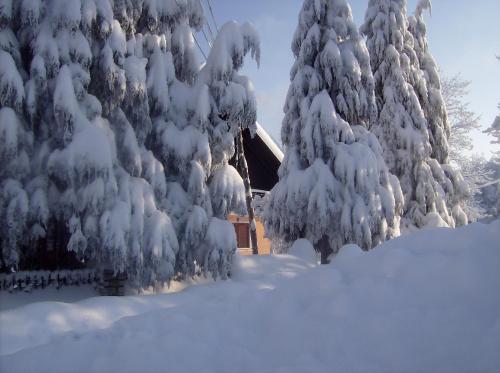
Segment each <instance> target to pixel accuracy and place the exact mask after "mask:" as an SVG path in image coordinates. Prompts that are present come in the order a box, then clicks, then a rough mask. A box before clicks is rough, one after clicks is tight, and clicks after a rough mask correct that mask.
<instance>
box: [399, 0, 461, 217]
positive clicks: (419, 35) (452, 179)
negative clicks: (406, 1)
mask: <svg viewBox="0 0 500 373" xmlns="http://www.w3.org/2000/svg"><path fill="white" fill-rule="evenodd" d="M425 9H429V10H430V9H431V2H430V0H420V1H419V2H418V4H417V7H416V10H415V15H414V16H411V17H409V18H408V20H409V27H408V29H409V31H410V34H411V35H409V37H408V40H409V41H410V42H409V45H408V46H407V48H412V49H413V50H414V52H415V55H416V60H415V61H414V63H413V65H415V67H418V69H419V70H420V71H419V73H421V74H419V75H418V76H419V79H420V80H421V81H423V82H424V83H425V84H424V87H425V90H424V95H423V96H422V95H419V99H420V104H421V106H422V109H423V111H424V115H425V118H426V120H427V128H428V132H429V142H430V145H431V158H432V159H435V160H436V161H437V163H439V164H440V166H441V169H442V170H443V172H444V179H443V182H441V187H442V188H443V190H444V192H445V194H446V202H447V206H448V208H449V210H450V211H451V213H452V216H453V219H454V223H455V224H456V225H464V224H467V219H466V215H465V213H464V212H463V209H462V208H463V207H464V201H465V200H466V199H467V195H468V188H467V185H466V183H465V181H464V179H463V177H462V174H461V172H459V171H458V170H456V169H455V168H454V167H452V166H451V165H450V164H449V157H448V155H449V146H448V140H449V139H450V125H449V123H448V115H447V111H446V106H445V101H444V98H443V95H442V88H441V78H440V76H439V70H438V67H437V65H436V63H435V61H434V58H433V57H432V55H431V53H430V51H429V47H428V43H427V30H426V26H425V22H424V19H423V14H422V13H423V11H424V10H425ZM414 87H415V85H414ZM415 89H416V90H418V88H415ZM435 168H437V169H439V168H438V167H435ZM439 173H440V172H439ZM434 176H435V178H436V179H437V180H439V176H438V175H434Z"/></svg>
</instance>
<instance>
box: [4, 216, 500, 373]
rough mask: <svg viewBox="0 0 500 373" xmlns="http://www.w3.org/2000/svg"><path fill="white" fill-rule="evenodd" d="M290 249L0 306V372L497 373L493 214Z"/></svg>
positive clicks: (499, 272) (498, 305) (496, 226)
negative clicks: (98, 290) (375, 238)
mask: <svg viewBox="0 0 500 373" xmlns="http://www.w3.org/2000/svg"><path fill="white" fill-rule="evenodd" d="M297 254H298V255H297V256H293V255H284V256H274V257H249V258H244V257H239V258H238V259H237V262H236V264H235V266H234V271H233V276H232V279H231V280H229V281H225V282H217V283H211V282H208V283H207V282H205V283H203V284H200V285H196V286H190V287H187V288H185V289H183V290H181V291H179V292H176V293H168V294H159V295H149V296H130V297H122V298H111V297H94V298H89V299H85V300H82V301H78V302H74V303H63V302H53V301H50V302H49V301H45V302H42V301H38V300H40V299H41V298H42V297H41V296H40V294H39V295H36V292H35V293H33V296H35V297H34V299H35V300H37V301H36V302H35V303H31V304H27V305H25V306H21V307H16V304H15V303H10V305H9V304H3V306H2V311H0V328H1V329H0V371H1V372H73V371H81V372H111V371H120V372H149V371H156V372H158V371H169V372H235V371H238V372H278V371H279V372H332V371H333V372H335V371H338V372H402V371H404V372H429V371H433V372H498V371H500V353H499V351H500V290H499V289H500V221H496V222H493V223H491V224H488V225H486V224H473V225H470V226H467V227H464V228H460V229H456V230H452V229H445V228H438V229H429V230H422V231H419V232H416V233H414V234H411V235H408V236H405V237H401V238H399V239H396V240H393V241H390V242H388V243H385V244H384V245H382V246H380V247H378V248H376V249H374V250H372V251H370V252H367V253H366V252H362V251H361V250H360V249H359V248H357V247H356V246H347V247H344V248H343V249H342V250H341V251H340V253H339V255H338V256H337V257H336V258H335V260H334V261H333V262H332V264H330V265H327V266H318V265H316V264H315V263H314V260H313V259H312V258H311V255H310V253H307V252H304V251H302V252H300V250H299V251H298V252H297ZM21 296H23V295H22V294H21ZM6 300H8V301H9V302H11V301H12V297H10V298H9V297H6V296H3V298H0V301H2V302H5V301H6Z"/></svg>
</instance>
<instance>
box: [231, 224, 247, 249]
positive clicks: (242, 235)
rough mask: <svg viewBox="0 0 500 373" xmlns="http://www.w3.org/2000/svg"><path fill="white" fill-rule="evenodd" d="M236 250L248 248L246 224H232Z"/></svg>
mask: <svg viewBox="0 0 500 373" xmlns="http://www.w3.org/2000/svg"><path fill="white" fill-rule="evenodd" d="M233 225H234V230H235V231H236V241H237V242H238V248H248V247H250V226H249V224H248V223H233Z"/></svg>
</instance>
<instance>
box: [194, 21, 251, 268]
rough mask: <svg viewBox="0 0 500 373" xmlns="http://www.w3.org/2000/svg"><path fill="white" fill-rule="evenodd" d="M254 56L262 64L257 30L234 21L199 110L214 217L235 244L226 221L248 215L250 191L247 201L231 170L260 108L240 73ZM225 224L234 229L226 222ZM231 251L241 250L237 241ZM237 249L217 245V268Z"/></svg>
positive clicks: (203, 86) (213, 56) (218, 47)
mask: <svg viewBox="0 0 500 373" xmlns="http://www.w3.org/2000/svg"><path fill="white" fill-rule="evenodd" d="M249 53H250V54H251V55H252V57H253V58H254V59H255V60H256V62H257V64H258V63H259V61H260V41H259V37H258V35H257V32H256V30H255V29H254V28H253V26H251V25H250V24H248V23H245V24H243V25H239V24H237V23H236V22H228V23H226V24H224V25H223V26H222V27H221V29H220V30H219V33H218V34H217V37H216V39H215V41H214V43H213V46H212V49H211V51H210V54H209V56H208V58H207V62H206V64H205V66H204V67H203V68H202V70H201V71H200V75H199V78H198V86H199V90H200V92H202V93H203V95H204V103H203V104H200V105H199V108H198V111H199V112H200V114H201V113H203V114H202V115H201V116H202V117H204V118H205V121H206V122H207V130H208V136H209V142H210V148H211V150H212V164H211V174H210V178H209V181H208V183H209V189H210V196H211V201H212V207H213V216H214V219H216V221H217V222H218V223H217V224H218V225H220V226H221V229H225V231H226V232H227V233H228V234H230V236H231V237H234V239H236V237H235V236H233V234H234V229H233V233H231V230H230V229H229V228H223V226H222V222H223V221H224V220H226V219H227V217H228V215H229V213H230V212H236V213H240V214H244V213H245V212H247V208H248V205H246V202H247V201H248V199H246V198H245V197H248V189H247V195H246V196H245V186H244V182H243V180H242V178H241V176H240V175H239V174H238V172H237V171H236V169H235V168H234V167H233V166H231V165H229V160H230V159H231V158H232V157H233V155H234V154H235V146H234V144H235V138H237V137H238V136H239V135H240V133H241V131H242V130H244V129H247V128H248V129H250V131H251V132H252V133H255V131H256V119H257V108H256V99H255V95H254V92H253V86H252V84H251V82H250V81H249V80H248V78H247V77H245V76H242V75H239V74H238V71H239V70H240V69H241V68H242V67H243V60H244V58H245V56H246V55H247V54H249ZM240 149H241V148H240ZM224 224H225V225H226V226H227V227H229V226H228V225H227V224H226V222H224ZM231 228H232V227H231ZM207 235H208V233H207ZM213 237H214V238H215V237H216V236H215V235H214V236H213ZM231 246H234V248H236V241H234V242H232V243H231ZM231 246H229V247H227V248H225V249H224V250H220V249H219V248H220V247H221V245H220V244H217V245H215V247H216V248H217V249H216V250H218V253H215V252H214V250H213V249H210V251H212V253H211V254H210V257H214V258H218V260H220V261H221V262H220V264H217V265H216V266H221V267H223V268H224V266H225V264H224V263H225V262H227V261H228V260H229V259H230V256H231V255H232V252H231V251H232V250H231ZM206 247H208V248H209V247H210V246H209V245H207V246H206ZM205 261H206V260H205ZM210 261H211V262H212V263H213V264H210V265H209V267H208V268H207V269H208V270H209V271H210V272H213V268H214V265H215V263H216V261H214V260H209V262H210Z"/></svg>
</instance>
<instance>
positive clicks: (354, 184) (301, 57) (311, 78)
mask: <svg viewBox="0 0 500 373" xmlns="http://www.w3.org/2000/svg"><path fill="white" fill-rule="evenodd" d="M292 51H293V53H294V55H295V57H296V61H295V63H294V65H293V67H292V70H291V84H290V88H289V91H288V95H287V100H286V104H285V117H284V120H283V125H282V140H283V144H284V145H285V159H284V161H283V163H282V166H281V168H280V170H279V176H280V181H279V183H278V184H277V185H276V186H275V187H274V188H273V190H272V192H271V195H270V201H269V203H268V208H267V211H266V229H267V231H268V234H270V235H271V236H279V237H282V238H283V240H284V241H285V242H289V243H291V242H292V241H294V240H296V239H298V238H307V239H309V240H310V241H311V242H312V243H313V244H314V245H315V247H316V249H317V250H318V251H319V252H320V253H321V261H322V263H326V262H327V261H328V256H329V255H330V254H331V253H336V252H337V251H338V250H339V249H340V247H341V246H343V245H344V244H346V243H356V244H358V245H359V246H360V247H362V248H363V249H365V250H368V249H370V248H372V247H374V246H375V245H377V244H379V243H380V242H382V241H384V240H386V239H388V238H391V237H394V236H396V235H398V234H399V216H398V215H399V211H400V208H401V205H402V195H401V190H400V187H399V183H398V181H397V179H396V178H395V177H394V176H392V175H391V174H389V172H388V170H387V167H386V166H385V163H384V160H383V157H382V151H381V148H380V144H379V143H378V141H377V139H376V138H375V136H373V135H372V134H371V133H369V132H368V130H367V128H369V127H370V126H372V125H373V120H374V119H376V116H377V109H376V105H375V96H374V82H373V76H372V74H371V70H370V62H369V56H368V51H367V49H366V46H365V44H364V41H363V40H362V38H361V36H360V35H359V33H358V31H357V29H356V26H355V24H354V22H353V19H352V14H351V9H350V6H349V5H348V4H347V2H346V1H343V0H341V1H329V0H322V1H313V0H306V1H305V2H304V5H303V7H302V10H301V12H300V15H299V25H298V27H297V30H296V32H295V35H294V39H293V42H292Z"/></svg>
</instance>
